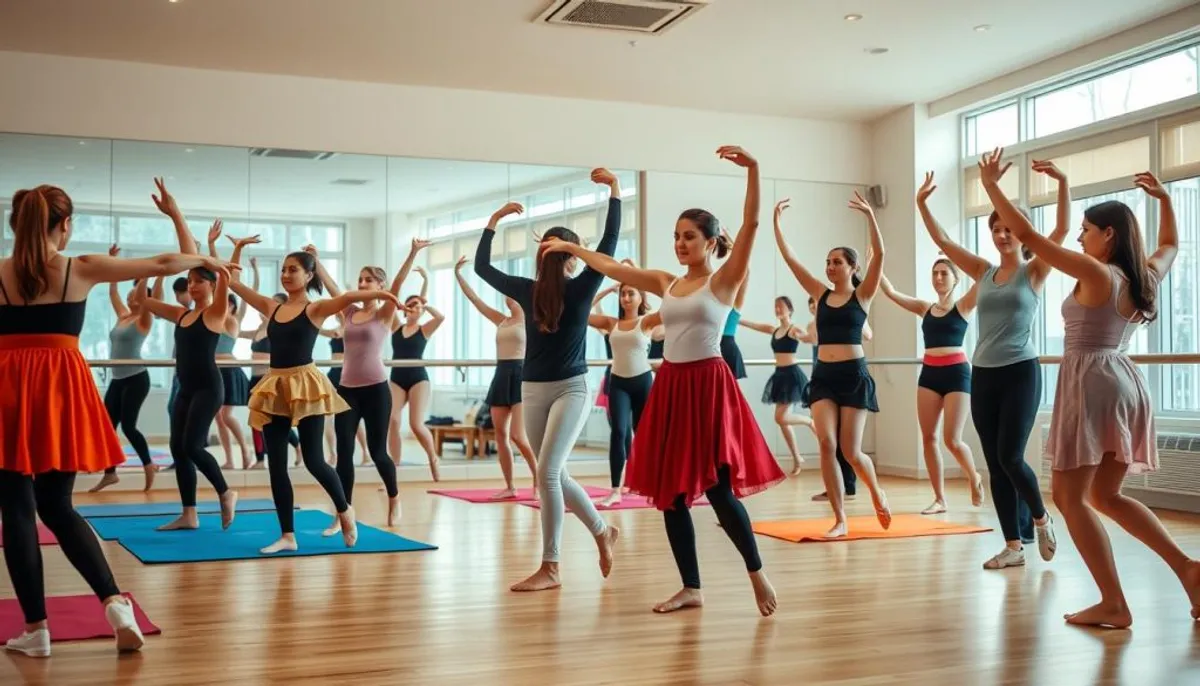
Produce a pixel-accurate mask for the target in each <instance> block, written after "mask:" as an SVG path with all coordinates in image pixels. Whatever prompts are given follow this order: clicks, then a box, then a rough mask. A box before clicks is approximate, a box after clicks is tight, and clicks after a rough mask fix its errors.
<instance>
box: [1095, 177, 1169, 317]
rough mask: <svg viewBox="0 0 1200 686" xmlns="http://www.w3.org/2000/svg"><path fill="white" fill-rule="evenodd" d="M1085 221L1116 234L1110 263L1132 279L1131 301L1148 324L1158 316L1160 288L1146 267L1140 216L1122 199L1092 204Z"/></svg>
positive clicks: (1130, 283) (1109, 255)
mask: <svg viewBox="0 0 1200 686" xmlns="http://www.w3.org/2000/svg"><path fill="white" fill-rule="evenodd" d="M1083 218H1084V219H1085V220H1087V221H1088V222H1089V223H1091V224H1095V225H1096V226H1097V227H1099V228H1100V230H1102V231H1103V230H1104V229H1107V228H1111V229H1112V230H1113V233H1114V234H1116V240H1115V241H1113V245H1112V250H1110V251H1109V253H1108V263H1109V264H1115V265H1117V267H1118V268H1119V269H1120V270H1121V273H1123V274H1124V275H1125V278H1127V279H1129V299H1130V300H1132V301H1133V305H1134V307H1136V308H1137V310H1138V312H1140V313H1141V315H1142V319H1143V321H1145V322H1152V321H1154V320H1155V319H1156V318H1157V317H1158V305H1157V300H1158V288H1157V286H1156V285H1155V283H1154V281H1153V280H1151V278H1150V274H1149V271H1150V268H1149V267H1148V266H1146V248H1145V246H1144V245H1143V244H1142V231H1141V228H1140V227H1139V226H1138V220H1137V216H1136V215H1134V213H1133V210H1131V209H1129V205H1126V204H1125V203H1123V202H1121V201H1120V200H1107V201H1105V202H1102V203H1100V204H1098V205H1092V206H1091V207H1089V208H1087V209H1086V210H1084V211H1083Z"/></svg>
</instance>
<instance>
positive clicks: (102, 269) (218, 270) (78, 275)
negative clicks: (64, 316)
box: [71, 253, 236, 288]
mask: <svg viewBox="0 0 1200 686" xmlns="http://www.w3.org/2000/svg"><path fill="white" fill-rule="evenodd" d="M74 264H75V270H74V271H73V272H72V273H71V277H72V278H73V279H79V280H80V281H81V282H82V283H85V284H87V285H88V287H89V288H90V287H91V286H92V285H94V284H97V283H113V282H114V281H133V280H136V279H146V278H149V277H152V276H170V275H172V274H178V273H179V272H186V271H188V270H190V269H194V268H196V267H203V268H205V269H208V270H209V271H212V272H213V273H215V274H218V275H219V274H225V276H226V277H228V276H229V270H230V269H231V268H236V266H234V265H226V264H223V263H221V262H220V261H218V260H214V259H213V258H211V257H206V256H202V255H199V254H196V253H192V254H189V255H184V254H180V253H164V254H162V255H157V256H155V257H143V258H138V259H122V258H119V257H109V256H108V255H81V256H79V257H77V258H75V259H74Z"/></svg>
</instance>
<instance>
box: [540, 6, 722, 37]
mask: <svg viewBox="0 0 1200 686" xmlns="http://www.w3.org/2000/svg"><path fill="white" fill-rule="evenodd" d="M711 3H712V0H555V1H554V2H553V3H551V5H550V6H549V7H547V8H546V11H545V12H542V13H541V15H539V16H538V18H537V19H536V20H535V21H536V22H537V23H539V24H559V25H564V26H588V27H592V28H601V29H616V30H619V31H634V32H637V33H649V34H660V33H663V32H664V31H666V30H667V29H669V28H671V27H673V26H675V25H676V24H678V23H679V22H680V21H682V20H683V19H684V18H686V17H688V16H691V15H693V14H695V13H696V12H697V11H699V10H701V9H703V8H704V7H706V6H707V5H709V4H711Z"/></svg>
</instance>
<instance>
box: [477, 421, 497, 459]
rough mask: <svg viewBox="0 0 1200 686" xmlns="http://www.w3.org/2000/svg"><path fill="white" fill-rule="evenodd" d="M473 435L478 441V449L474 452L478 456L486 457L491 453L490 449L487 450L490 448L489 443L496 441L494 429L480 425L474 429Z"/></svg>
mask: <svg viewBox="0 0 1200 686" xmlns="http://www.w3.org/2000/svg"><path fill="white" fill-rule="evenodd" d="M475 437H476V439H477V440H478V441H479V449H478V450H477V451H476V452H477V453H478V454H479V456H480V457H482V458H485V459H486V458H487V457H488V456H490V455H491V451H490V450H489V448H491V445H490V444H492V443H495V442H496V430H495V429H484V428H483V427H480V428H478V429H476V430H475Z"/></svg>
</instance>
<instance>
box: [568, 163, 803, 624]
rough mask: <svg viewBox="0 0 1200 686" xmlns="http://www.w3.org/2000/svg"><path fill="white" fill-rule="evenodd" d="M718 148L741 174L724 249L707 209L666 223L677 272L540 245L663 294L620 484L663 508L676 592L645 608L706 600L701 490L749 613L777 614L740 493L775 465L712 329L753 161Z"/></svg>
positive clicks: (760, 485)
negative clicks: (733, 557)
mask: <svg viewBox="0 0 1200 686" xmlns="http://www.w3.org/2000/svg"><path fill="white" fill-rule="evenodd" d="M717 155H718V156H720V157H721V158H722V159H726V160H729V161H731V162H733V163H734V164H736V165H738V166H739V167H743V168H745V169H746V170H747V183H746V204H745V209H744V214H743V223H742V230H741V231H739V232H738V234H737V240H736V241H735V242H734V243H733V246H732V250H730V245H729V240H728V239H727V238H725V237H723V236H722V235H721V231H720V224H719V223H718V221H717V219H716V217H714V216H713V215H712V214H711V213H709V212H707V211H705V210H700V209H691V210H686V211H685V212H684V213H683V214H681V215H680V217H679V221H677V222H676V224H675V254H676V256H677V258H678V259H679V262H680V264H683V265H685V266H686V267H687V273H686V274H685V275H684V276H682V277H679V278H676V277H675V276H674V275H672V274H669V273H667V272H663V271H658V270H647V269H638V268H636V267H632V266H629V265H624V264H621V263H620V262H617V261H616V260H614V259H612V258H611V257H607V256H605V255H601V254H600V253H596V252H592V251H590V250H586V249H584V248H582V247H581V246H579V245H576V244H572V243H567V242H566V241H557V240H555V241H551V243H550V244H549V245H547V246H546V248H545V250H546V251H547V252H566V253H569V254H571V255H574V256H577V257H579V258H580V259H581V260H583V261H584V262H585V263H587V265H588V266H589V267H591V268H592V269H595V270H596V271H599V272H601V273H603V274H605V275H606V276H608V277H611V278H612V279H614V280H616V281H619V282H620V283H623V284H628V285H630V286H633V287H634V288H638V289H641V290H645V291H649V292H651V293H654V294H655V295H658V296H660V297H662V299H663V303H662V307H661V309H660V310H659V312H660V313H661V315H662V321H663V326H664V327H665V330H666V339H665V340H666V346H665V350H664V362H663V364H662V367H661V368H660V369H659V371H658V374H657V376H656V378H655V380H654V385H653V386H652V387H651V389H650V397H649V399H648V400H647V402H646V409H645V413H644V414H643V415H642V421H641V425H640V427H639V429H640V430H639V431H638V432H637V433H636V434H635V435H634V439H633V452H632V455H631V456H630V458H629V466H628V473H627V476H626V480H625V483H626V485H627V486H628V487H629V490H630V492H632V493H637V494H640V495H643V496H645V497H646V499H647V500H649V501H650V502H651V503H652V504H653V505H654V506H655V507H657V508H658V509H659V510H661V511H662V512H663V518H664V520H665V522H666V527H667V539H668V540H669V541H670V543H671V552H672V553H673V554H674V556H675V563H676V565H678V567H679V573H680V576H681V577H682V579H683V588H682V589H681V590H680V591H679V592H678V593H676V594H675V595H674V596H672V597H671V598H670V599H668V600H666V601H665V602H662V603H659V604H658V605H656V606H655V607H654V611H655V612H673V611H675V610H681V609H683V608H687V607H700V606H701V605H703V604H704V596H703V595H702V593H701V591H700V568H699V563H698V561H697V559H696V532H695V529H694V527H693V526H692V518H691V514H690V510H689V508H690V507H691V505H692V504H693V503H694V502H695V501H696V499H697V498H699V497H700V496H701V495H703V496H706V497H707V498H708V501H709V503H711V504H712V507H713V511H714V512H716V514H717V519H718V520H719V521H720V523H721V526H722V528H723V529H724V531H725V533H726V535H728V536H729V538H730V539H731V540H732V541H733V543H734V545H735V546H736V547H737V549H738V552H740V553H741V554H742V559H743V560H744V561H745V563H746V571H747V572H748V573H749V575H750V582H751V585H752V586H753V587H754V598H755V601H756V603H757V605H758V610H759V612H761V613H762V614H763V616H767V615H770V614H772V613H774V612H775V605H776V598H775V589H774V588H772V587H771V583H770V582H769V581H768V580H767V576H766V574H765V573H764V572H763V570H762V561H761V560H760V559H759V556H758V546H757V544H756V543H755V540H754V531H753V530H752V529H751V526H750V517H749V516H748V515H747V514H746V509H745V508H744V507H743V506H742V504H741V503H740V502H739V501H738V498H742V497H745V496H748V495H753V494H755V493H758V492H761V491H764V490H766V489H768V488H770V487H771V486H773V485H775V484H777V483H779V482H780V481H783V479H784V473H783V470H781V469H780V468H779V464H778V463H777V462H776V461H775V457H774V456H773V455H772V454H771V449H770V448H769V447H768V446H767V441H766V439H764V438H763V435H762V432H761V431H760V430H759V428H758V422H757V420H755V418H754V413H753V411H752V410H751V409H750V405H749V404H748V403H747V402H746V399H745V397H743V396H742V393H741V390H740V389H739V388H738V385H737V380H736V379H734V376H733V373H732V372H731V371H730V369H729V365H727V364H726V363H725V360H724V358H722V356H721V334H722V331H723V330H724V327H725V321H726V319H727V317H728V316H729V312H730V309H731V307H732V304H733V300H734V297H735V295H736V292H737V290H738V286H739V285H740V284H741V283H742V282H743V281H744V280H745V278H746V273H747V271H748V270H749V264H750V250H751V248H752V247H753V245H754V237H755V234H756V233H757V232H758V213H759V202H760V198H759V196H760V193H759V173H758V162H757V161H756V160H755V159H754V158H753V157H751V156H750V155H749V154H748V153H746V152H745V151H744V150H742V149H741V148H738V147H735V146H724V147H721V148H720V149H718V150H717ZM726 253H729V254H730V256H729V259H728V260H727V261H726V262H725V264H724V265H722V266H721V268H720V269H717V270H715V271H714V269H713V265H712V262H713V258H714V256H715V257H718V258H720V257H724V256H725V255H726Z"/></svg>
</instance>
